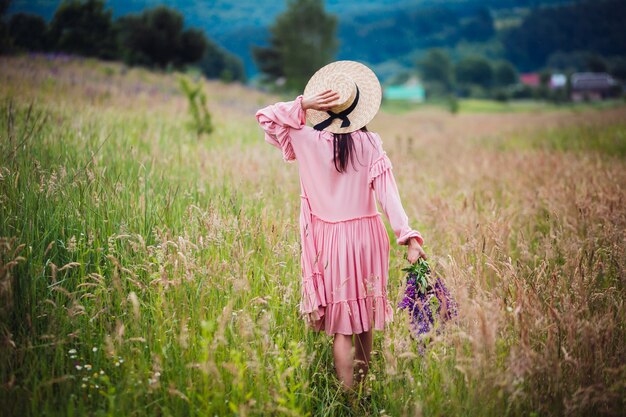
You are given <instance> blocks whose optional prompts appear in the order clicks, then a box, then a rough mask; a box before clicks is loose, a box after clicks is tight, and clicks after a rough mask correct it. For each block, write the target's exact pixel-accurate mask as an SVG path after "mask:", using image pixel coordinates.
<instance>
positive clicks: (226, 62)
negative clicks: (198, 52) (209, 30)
mask: <svg viewBox="0 0 626 417" xmlns="http://www.w3.org/2000/svg"><path fill="white" fill-rule="evenodd" d="M197 65H198V67H199V68H200V69H201V70H202V73H203V74H204V75H205V76H206V77H207V78H219V79H221V80H222V81H225V82H230V81H233V80H238V81H245V80H246V72H245V69H244V67H243V63H242V62H241V59H239V58H238V57H236V56H235V55H232V54H230V53H228V52H226V51H225V50H223V49H222V48H220V47H219V46H217V45H216V44H215V43H214V42H212V41H208V42H207V49H206V51H205V53H204V55H203V56H202V58H201V59H200V61H199V62H198V64H197Z"/></svg>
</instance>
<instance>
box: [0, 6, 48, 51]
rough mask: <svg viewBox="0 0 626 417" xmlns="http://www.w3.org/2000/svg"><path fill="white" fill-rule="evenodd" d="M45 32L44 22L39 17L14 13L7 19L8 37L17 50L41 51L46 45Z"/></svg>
mask: <svg viewBox="0 0 626 417" xmlns="http://www.w3.org/2000/svg"><path fill="white" fill-rule="evenodd" d="M46 32H47V26H46V21H45V20H44V19H43V17H41V16H37V15H34V14H28V13H15V14H14V15H12V16H11V18H10V19H9V36H10V37H11V38H12V39H13V44H14V46H15V47H17V48H19V49H25V50H28V51H43V50H44V49H46V47H47V44H48V40H47V33H46Z"/></svg>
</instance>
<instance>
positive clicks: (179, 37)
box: [0, 0, 246, 81]
mask: <svg viewBox="0 0 626 417" xmlns="http://www.w3.org/2000/svg"><path fill="white" fill-rule="evenodd" d="M3 33H4V35H3ZM3 39H4V40H3ZM16 49H17V50H28V51H42V50H52V51H60V52H67V53H71V54H77V55H82V56H94V57H99V58H104V59H121V60H123V61H125V62H126V63H127V64H130V65H144V66H148V67H155V66H156V67H159V68H162V69H167V68H170V69H172V68H182V67H184V66H185V65H189V64H198V65H199V66H200V67H201V68H202V70H203V72H204V74H205V75H206V76H207V77H209V78H221V79H223V80H229V81H231V80H241V81H244V80H245V79H246V75H245V71H244V68H243V64H242V63H241V61H240V60H239V59H238V58H237V57H235V56H234V55H232V54H230V53H228V52H227V51H225V50H224V49H222V48H220V47H218V46H217V45H215V43H213V42H211V41H209V40H208V39H207V37H206V35H205V33H204V31H202V30H200V29H196V28H189V29H185V28H184V18H183V15H182V14H181V13H179V12H178V11H176V10H174V9H171V8H168V7H165V6H158V7H155V8H152V9H146V10H144V11H143V12H141V13H140V14H129V15H125V16H122V17H120V18H118V19H116V20H115V21H114V20H113V19H112V11H111V10H110V9H105V3H104V1H103V0H71V1H64V2H62V3H61V4H60V5H59V7H58V8H57V10H56V12H55V13H54V16H53V18H52V20H51V22H50V24H49V25H47V24H46V22H45V20H44V19H43V18H41V17H39V16H36V15H32V14H28V13H16V14H14V15H12V16H11V18H10V20H9V22H8V24H6V23H5V22H4V21H3V20H0V52H1V50H4V51H6V52H9V51H12V50H16Z"/></svg>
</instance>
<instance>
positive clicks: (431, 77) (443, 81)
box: [417, 49, 454, 93]
mask: <svg viewBox="0 0 626 417" xmlns="http://www.w3.org/2000/svg"><path fill="white" fill-rule="evenodd" d="M417 65H418V68H419V70H420V73H421V75H422V79H423V80H424V82H425V83H429V84H431V86H432V84H433V83H435V84H438V85H439V86H440V87H441V90H443V91H442V93H445V92H448V91H450V89H451V88H452V86H453V83H454V81H453V77H454V73H453V67H452V61H451V60H450V57H449V56H448V54H447V53H446V52H445V51H444V50H442V49H430V50H429V51H428V52H427V53H426V55H425V56H424V58H422V59H421V60H420V61H419V62H418V64H417ZM429 93H432V91H429Z"/></svg>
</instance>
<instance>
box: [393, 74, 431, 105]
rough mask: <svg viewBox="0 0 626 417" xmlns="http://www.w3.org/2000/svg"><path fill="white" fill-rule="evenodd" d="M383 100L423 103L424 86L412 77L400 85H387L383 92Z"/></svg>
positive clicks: (424, 96)
mask: <svg viewBox="0 0 626 417" xmlns="http://www.w3.org/2000/svg"><path fill="white" fill-rule="evenodd" d="M383 98H384V99H385V100H406V101H412V102H414V103H423V102H424V100H425V99H426V91H425V90H424V86H422V84H421V83H420V82H419V81H418V79H417V78H415V77H412V78H410V79H409V80H408V81H407V82H406V83H404V84H402V85H389V86H386V87H385V88H384V90H383Z"/></svg>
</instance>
